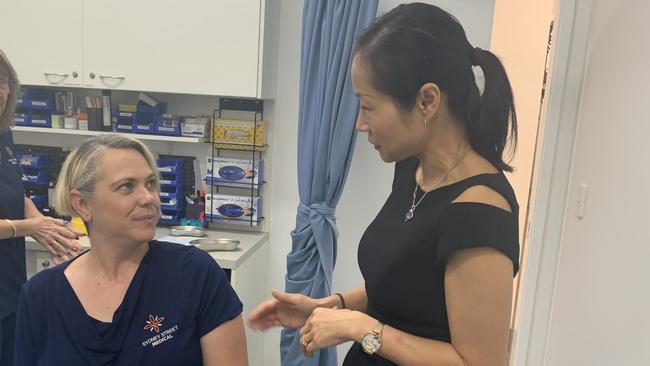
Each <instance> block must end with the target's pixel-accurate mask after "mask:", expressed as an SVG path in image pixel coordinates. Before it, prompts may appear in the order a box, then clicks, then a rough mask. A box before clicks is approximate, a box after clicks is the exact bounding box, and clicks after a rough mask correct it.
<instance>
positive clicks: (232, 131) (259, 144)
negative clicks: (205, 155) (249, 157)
mask: <svg viewBox="0 0 650 366" xmlns="http://www.w3.org/2000/svg"><path fill="white" fill-rule="evenodd" d="M256 124H257V127H256V126H255V125H256ZM212 142H214V143H215V147H218V148H222V149H235V150H253V148H255V150H257V151H263V150H265V149H266V122H264V121H257V122H255V121H251V120H244V119H223V118H216V119H215V120H214V124H213V128H212ZM253 145H255V146H253Z"/></svg>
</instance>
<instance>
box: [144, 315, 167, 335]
mask: <svg viewBox="0 0 650 366" xmlns="http://www.w3.org/2000/svg"><path fill="white" fill-rule="evenodd" d="M163 320H165V317H164V316H160V317H159V316H157V315H156V316H153V315H151V314H149V320H147V321H146V322H145V324H144V329H145V330H150V331H152V332H153V331H156V333H160V327H161V326H162V321H163Z"/></svg>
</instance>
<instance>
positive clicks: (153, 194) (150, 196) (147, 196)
mask: <svg viewBox="0 0 650 366" xmlns="http://www.w3.org/2000/svg"><path fill="white" fill-rule="evenodd" d="M157 201H158V202H159V201H160V197H159V195H158V191H157V190H155V189H149V188H148V187H146V186H144V187H142V189H141V190H140V202H141V204H142V205H143V206H144V205H151V204H154V203H156V202H157Z"/></svg>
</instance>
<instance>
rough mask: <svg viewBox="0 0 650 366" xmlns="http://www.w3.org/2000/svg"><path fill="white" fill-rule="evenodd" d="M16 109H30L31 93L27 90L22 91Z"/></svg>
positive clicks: (17, 99)
mask: <svg viewBox="0 0 650 366" xmlns="http://www.w3.org/2000/svg"><path fill="white" fill-rule="evenodd" d="M16 108H18V109H20V108H29V92H28V91H27V89H24V88H23V89H21V92H20V98H16Z"/></svg>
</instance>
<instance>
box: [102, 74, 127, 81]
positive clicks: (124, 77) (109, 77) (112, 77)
mask: <svg viewBox="0 0 650 366" xmlns="http://www.w3.org/2000/svg"><path fill="white" fill-rule="evenodd" d="M99 77H100V78H102V79H120V80H124V79H126V76H112V75H99Z"/></svg>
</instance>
